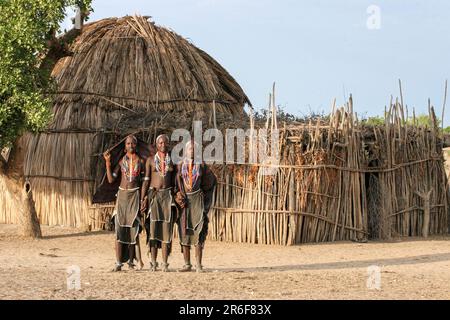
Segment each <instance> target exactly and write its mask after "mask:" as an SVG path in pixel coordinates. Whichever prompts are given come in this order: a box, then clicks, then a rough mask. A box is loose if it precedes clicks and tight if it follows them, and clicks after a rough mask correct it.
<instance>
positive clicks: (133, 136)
mask: <svg viewBox="0 0 450 320" xmlns="http://www.w3.org/2000/svg"><path fill="white" fill-rule="evenodd" d="M128 139H132V140H133V141H134V143H136V144H137V142H138V140H137V138H136V136H135V135H134V134H129V135H128V136H127V137H126V138H125V141H127V140H128Z"/></svg>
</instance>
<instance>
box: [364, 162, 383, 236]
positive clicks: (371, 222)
mask: <svg viewBox="0 0 450 320" xmlns="http://www.w3.org/2000/svg"><path fill="white" fill-rule="evenodd" d="M372 162H373V161H372ZM372 162H371V163H370V164H372ZM370 164H369V168H370V167H376V166H377V165H376V164H372V165H370ZM378 175H379V173H378V172H369V173H366V177H365V178H366V179H365V180H366V199H367V211H368V214H367V219H368V221H367V222H368V223H367V224H368V226H367V228H368V230H367V231H368V233H369V235H368V237H369V239H379V238H380V235H381V225H382V223H381V222H382V217H381V210H380V208H381V206H382V205H383V204H382V197H381V196H382V195H381V186H380V181H379V176H378Z"/></svg>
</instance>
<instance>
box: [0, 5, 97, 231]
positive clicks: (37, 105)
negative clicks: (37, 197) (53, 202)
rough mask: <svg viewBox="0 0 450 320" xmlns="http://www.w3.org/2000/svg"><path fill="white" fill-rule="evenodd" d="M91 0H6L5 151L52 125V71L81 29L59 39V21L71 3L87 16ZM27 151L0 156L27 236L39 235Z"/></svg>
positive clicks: (0, 94) (1, 53)
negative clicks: (25, 160) (25, 159)
mask: <svg viewBox="0 0 450 320" xmlns="http://www.w3.org/2000/svg"><path fill="white" fill-rule="evenodd" d="M91 1H92V0H33V1H28V0H0V150H2V149H3V148H4V147H11V146H12V145H13V144H14V142H15V141H17V139H19V138H20V136H21V135H22V134H23V133H24V132H27V131H32V132H36V131H38V130H40V129H43V128H45V126H46V125H47V124H48V122H49V120H50V119H51V99H50V97H49V95H48V93H51V92H52V91H53V90H54V88H55V85H54V83H53V81H52V79H51V77H50V73H51V70H52V68H53V66H54V64H55V63H56V62H57V60H58V59H59V58H61V57H63V56H65V55H69V54H70V52H69V50H68V49H67V48H68V45H67V44H68V42H69V41H71V40H72V39H74V38H75V36H76V35H77V34H78V33H79V32H80V30H71V31H69V32H68V33H66V34H65V35H64V36H62V37H59V38H58V37H57V36H56V34H57V32H58V31H59V25H60V24H61V22H62V21H63V19H64V17H65V10H66V8H67V7H69V6H77V7H78V8H80V11H81V12H82V15H81V19H82V20H84V19H85V18H86V17H87V13H88V12H89V11H91ZM22 152H23V150H14V149H13V151H12V154H11V155H10V158H11V160H10V161H8V163H4V161H0V175H1V177H2V178H4V179H5V181H6V184H7V188H8V191H9V192H10V194H11V197H14V198H15V200H16V203H17V210H18V211H20V214H19V216H20V217H22V218H23V219H22V221H23V223H21V225H22V230H23V232H22V233H23V235H26V236H34V237H38V236H40V228H39V224H38V227H37V228H36V222H37V218H36V213H35V210H34V204H33V201H32V197H31V189H30V186H29V184H27V182H26V181H25V179H24V177H23V170H20V168H21V165H22V162H23V154H21V153H22ZM21 157H22V158H21ZM27 224H28V225H27Z"/></svg>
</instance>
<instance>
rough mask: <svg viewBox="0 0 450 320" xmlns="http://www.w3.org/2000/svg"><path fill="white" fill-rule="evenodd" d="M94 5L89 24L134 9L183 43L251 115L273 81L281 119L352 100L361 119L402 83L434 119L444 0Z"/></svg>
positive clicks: (444, 73)
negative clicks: (239, 94) (217, 71)
mask: <svg viewBox="0 0 450 320" xmlns="http://www.w3.org/2000/svg"><path fill="white" fill-rule="evenodd" d="M93 8H94V12H93V13H92V14H91V15H90V21H95V20H98V19H102V18H106V17H120V16H124V15H133V14H135V13H138V14H141V15H149V16H152V19H153V20H154V21H155V22H156V24H158V25H160V26H164V27H168V28H170V29H172V30H174V31H175V32H176V33H178V34H179V35H181V36H183V37H185V38H188V39H189V40H190V41H191V42H192V43H193V44H194V45H196V46H197V47H199V48H201V49H203V50H205V51H206V52H208V53H209V54H210V55H211V56H212V57H214V58H215V59H216V60H217V61H218V62H219V63H220V64H221V65H222V66H223V67H225V68H226V69H227V70H228V72H229V73H230V74H231V75H232V76H233V77H234V78H235V79H236V80H237V82H238V83H239V84H240V85H241V86H242V88H243V89H244V91H245V92H246V94H247V95H248V96H249V98H250V100H251V102H252V104H253V106H254V107H255V108H256V109H261V108H265V107H267V103H268V95H269V93H270V92H271V89H272V84H273V83H274V82H275V83H276V103H277V105H279V106H280V107H282V108H283V109H284V110H285V111H286V112H289V113H293V114H296V115H299V116H302V115H307V114H310V113H311V112H318V113H321V112H324V113H328V112H329V110H330V109H331V104H332V101H333V99H334V98H336V102H337V105H342V104H343V103H345V101H346V98H348V96H349V95H350V94H352V96H353V101H354V109H355V111H356V112H357V113H358V114H359V115H360V116H361V117H367V116H374V115H382V114H383V111H384V107H385V106H386V105H388V104H389V101H390V97H391V95H393V96H394V98H395V97H397V96H399V85H398V80H399V79H401V81H402V89H403V96H404V102H405V104H406V105H407V106H408V109H409V110H410V114H411V113H412V109H413V108H414V109H415V112H416V114H420V113H427V112H428V111H427V110H428V98H430V99H431V103H432V105H433V106H435V109H436V113H437V115H438V116H439V117H441V114H442V106H443V101H444V87H445V80H446V79H448V78H450V37H449V35H450V1H448V0H428V1H425V0H422V1H417V0H388V1H375V0H370V1H366V0H345V1H343V0H314V1H312V0H311V1H309V0H308V1H307V0H305V1H301V0H300V1H299V0H126V1H124V0H94V1H93ZM69 15H70V14H69ZM64 25H65V26H66V27H67V28H70V23H69V22H68V21H66V22H65V24H64ZM449 89H450V88H449ZM447 100H449V101H447V102H448V103H447V106H446V109H447V112H446V115H445V117H444V125H445V126H450V94H449V99H447Z"/></svg>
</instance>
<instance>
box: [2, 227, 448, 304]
mask: <svg viewBox="0 0 450 320" xmlns="http://www.w3.org/2000/svg"><path fill="white" fill-rule="evenodd" d="M16 230H17V229H16V226H13V225H0V283H1V284H2V289H1V290H0V299H152V300H153V299H450V236H448V237H432V238H430V239H428V240H423V239H411V238H409V239H402V240H393V241H390V242H369V243H365V244H362V243H353V242H338V243H329V244H308V245H301V246H294V247H279V246H265V245H249V244H236V243H219V242H212V241H209V242H207V243H206V252H205V259H204V260H205V261H204V264H205V267H206V270H207V272H205V273H202V274H197V273H178V272H176V271H175V270H176V269H177V268H179V267H181V266H182V264H183V261H182V256H181V253H180V250H179V246H178V245H177V246H175V247H174V250H173V253H172V256H171V257H170V263H171V264H170V268H171V269H172V270H173V272H169V273H162V272H156V273H151V272H149V271H148V258H147V256H145V259H144V260H145V263H146V265H145V270H142V271H130V270H127V268H124V269H125V271H123V272H121V273H112V272H110V270H111V269H112V267H113V265H114V261H115V259H114V251H113V244H114V242H113V241H114V240H113V239H114V237H113V234H112V233H109V232H94V233H82V232H80V231H78V230H76V229H71V228H62V227H43V234H44V238H43V239H41V240H21V239H19V238H17V237H16V236H15V234H16ZM142 240H143V239H142ZM71 265H77V266H79V267H80V269H81V289H80V290H67V281H66V280H67V273H66V268H67V267H69V266H71ZM370 265H378V266H380V267H381V287H380V290H376V289H372V290H369V289H368V288H367V279H368V271H367V267H368V266H370Z"/></svg>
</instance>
